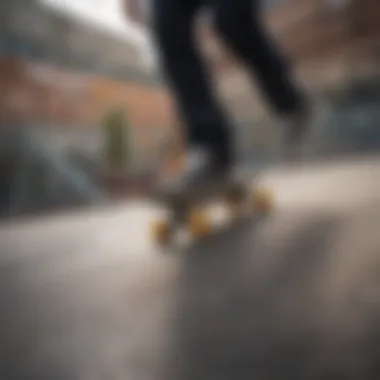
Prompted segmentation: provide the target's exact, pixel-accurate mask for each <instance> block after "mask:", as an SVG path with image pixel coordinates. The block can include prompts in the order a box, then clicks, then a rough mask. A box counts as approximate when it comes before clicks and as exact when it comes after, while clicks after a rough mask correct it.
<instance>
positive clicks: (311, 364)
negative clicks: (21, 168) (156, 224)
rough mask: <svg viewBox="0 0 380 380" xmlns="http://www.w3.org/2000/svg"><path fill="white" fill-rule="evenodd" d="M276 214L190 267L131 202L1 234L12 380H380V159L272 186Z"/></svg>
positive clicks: (192, 250)
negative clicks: (165, 248)
mask: <svg viewBox="0 0 380 380" xmlns="http://www.w3.org/2000/svg"><path fill="white" fill-rule="evenodd" d="M263 182H264V183H266V184H267V185H268V186H269V187H270V188H271V189H273V192H274V194H275V197H276V199H277V206H276V208H275V210H274V212H273V214H272V215H270V216H268V217H266V218H257V220H252V221H249V222H244V223H240V224H236V225H234V226H232V227H231V228H229V229H228V230H226V231H225V232H224V233H222V234H219V235H216V236H214V237H212V238H210V239H207V240H205V241H203V242H195V243H194V244H192V245H190V246H188V247H187V248H183V249H182V250H181V251H178V252H175V251H173V252H168V253H162V252H159V251H158V250H157V248H156V247H155V246H154V245H153V244H152V242H151V241H150V239H149V234H148V230H149V224H150V223H151V221H152V219H153V218H154V217H155V216H156V215H157V214H158V213H159V210H156V209H155V207H153V206H152V205H150V204H149V203H148V202H143V201H135V202H126V203H125V204H118V205H113V206H109V207H107V208H102V209H93V210H91V211H86V212H78V213H77V214H75V215H74V214H61V215H56V216H49V217H43V218H38V219H33V220H32V219H30V220H28V221H27V220H24V221H22V220H20V221H14V222H7V223H3V224H2V226H1V227H0V250H1V252H0V271H1V273H0V323H1V324H0V378H1V379H2V380H7V379H17V380H18V379H22V380H24V379H37V380H39V379H41V380H42V379H43V380H50V379H51V380H61V379H62V380H63V379H65V380H66V379H67V380H76V379H78V380H97V379H99V380H100V379H102V380H103V379H104V380H106V379H107V380H108V379H110V380H113V379H115V380H119V379H125V380H155V379H159V380H161V379H166V380H169V379H170V380H171V379H176V380H182V379H183V380H190V379H191V380H203V379H205V380H206V379H207V380H213V379H215V380H224V379H234V380H239V379H250V380H252V379H255V378H256V379H372V378H373V379H375V378H376V379H378V378H379V374H380V368H379V363H380V159H379V158H377V157H369V158H368V157H367V158H362V159H356V160H352V161H351V160H349V159H347V160H345V161H342V162H334V163H325V164H314V165H311V164H310V165H304V166H302V167H294V168H287V169H285V168H283V169H277V170H273V171H271V170H270V171H268V173H267V174H266V175H265V177H264V178H263Z"/></svg>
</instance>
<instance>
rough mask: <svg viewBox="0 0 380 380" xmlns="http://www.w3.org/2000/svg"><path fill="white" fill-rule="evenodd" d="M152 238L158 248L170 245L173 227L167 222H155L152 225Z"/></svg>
mask: <svg viewBox="0 0 380 380" xmlns="http://www.w3.org/2000/svg"><path fill="white" fill-rule="evenodd" d="M151 232H152V237H153V240H154V241H155V243H157V244H159V245H160V246H166V245H168V244H170V242H171V240H172V237H173V232H174V231H173V227H172V225H171V224H170V223H169V222H168V221H156V222H154V223H153V225H152V231H151Z"/></svg>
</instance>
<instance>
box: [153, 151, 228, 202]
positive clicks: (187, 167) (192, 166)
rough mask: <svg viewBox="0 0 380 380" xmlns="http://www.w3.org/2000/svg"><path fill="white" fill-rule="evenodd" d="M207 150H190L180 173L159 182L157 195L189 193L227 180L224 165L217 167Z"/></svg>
mask: <svg viewBox="0 0 380 380" xmlns="http://www.w3.org/2000/svg"><path fill="white" fill-rule="evenodd" d="M215 162H216V160H215V159H214V157H213V155H212V154H211V153H210V151H209V150H207V149H204V148H199V147H197V148H193V149H191V150H190V151H189V152H188V153H187V155H186V157H185V159H184V162H183V167H182V169H181V171H180V172H179V173H178V174H176V175H174V177H172V178H169V179H166V180H163V181H161V183H160V184H159V191H158V192H159V194H160V195H161V196H165V198H166V197H170V196H174V195H177V194H184V193H186V194H187V193H190V192H192V191H197V190H198V189H200V188H205V187H208V186H209V185H211V184H214V183H215V182H216V181H223V180H224V179H225V178H227V176H228V173H229V170H228V168H227V166H225V165H223V166H222V165H217V164H216V163H215Z"/></svg>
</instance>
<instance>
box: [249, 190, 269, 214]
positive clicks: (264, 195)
mask: <svg viewBox="0 0 380 380" xmlns="http://www.w3.org/2000/svg"><path fill="white" fill-rule="evenodd" d="M252 201H253V206H254V208H255V209H256V210H257V211H259V212H261V213H268V212H270V211H271V210H272V209H273V207H274V197H273V194H272V192H271V191H269V190H268V189H266V188H258V189H256V190H254V191H253V194H252Z"/></svg>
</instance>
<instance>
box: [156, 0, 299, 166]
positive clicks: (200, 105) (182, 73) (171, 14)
mask: <svg viewBox="0 0 380 380" xmlns="http://www.w3.org/2000/svg"><path fill="white" fill-rule="evenodd" d="M151 2H152V7H153V20H152V21H153V25H154V32H155V37H156V42H157V46H158V48H159V53H160V59H161V65H162V69H163V71H164V74H165V75H166V76H167V80H168V82H169V85H170V87H171V90H172V91H173V95H174V96H175V100H176V101H177V105H178V108H179V111H180V114H182V117H183V121H184V123H185V125H186V128H187V129H186V132H187V137H188V142H189V144H190V145H198V144H199V145H206V146H208V147H210V148H211V149H212V150H213V151H214V152H215V153H216V155H217V157H218V160H220V161H221V163H228V162H229V161H230V160H231V158H232V146H231V144H232V140H233V139H232V138H231V136H230V134H231V128H230V126H229V125H230V121H229V120H228V117H227V115H226V114H225V113H224V111H223V110H222V108H221V106H220V104H219V103H218V100H217V97H216V95H215V93H214V89H213V86H212V85H211V83H210V76H209V75H208V73H207V70H206V68H205V66H204V64H203V62H202V58H201V56H200V54H199V53H198V51H197V42H196V41H195V38H194V33H193V32H194V20H195V16H196V14H197V13H198V11H199V10H200V9H201V8H202V6H204V5H210V6H211V8H212V10H213V12H214V21H215V22H214V26H215V29H216V32H217V33H218V34H219V36H220V37H221V38H222V39H223V41H224V42H225V43H226V44H227V46H228V47H229V48H230V49H231V50H232V52H233V53H234V54H235V55H236V56H237V57H238V58H239V59H240V60H241V61H242V62H243V63H244V64H245V65H246V67H247V69H248V70H249V72H250V73H251V74H252V77H253V76H254V77H255V80H256V81H257V82H258V85H259V86H260V87H261V90H262V93H263V95H264V98H265V99H266V100H267V101H268V102H269V104H270V105H271V106H272V108H273V109H274V111H276V112H277V113H279V114H290V113H292V112H295V111H297V109H298V108H299V107H301V103H302V102H303V99H302V96H301V93H300V91H299V90H298V89H297V88H296V86H295V84H294V83H293V82H292V79H291V77H290V74H289V73H288V68H287V65H286V62H285V60H284V59H283V57H281V56H280V54H279V53H278V51H277V50H276V48H275V47H274V46H273V44H272V42H271V41H270V39H269V37H268V36H267V35H266V32H265V30H264V28H263V27H262V25H261V19H260V4H259V0H210V1H207V4H205V1H202V0H151Z"/></svg>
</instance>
